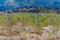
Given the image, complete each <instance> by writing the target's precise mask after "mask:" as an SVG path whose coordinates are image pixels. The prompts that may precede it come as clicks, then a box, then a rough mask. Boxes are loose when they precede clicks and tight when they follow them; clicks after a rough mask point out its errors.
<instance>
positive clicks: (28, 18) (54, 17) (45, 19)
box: [0, 13, 60, 28]
mask: <svg viewBox="0 0 60 40" xmlns="http://www.w3.org/2000/svg"><path fill="white" fill-rule="evenodd" d="M17 22H20V23H21V25H22V26H27V25H31V26H33V27H36V26H37V28H41V27H45V26H48V25H52V26H56V27H55V28H58V27H59V26H60V15H58V14H57V13H45V14H44V13H36V14H33V13H32V14H30V13H20V14H9V15H8V14H7V15H3V16H0V25H6V26H7V25H8V26H12V25H14V24H16V23H17Z"/></svg>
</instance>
